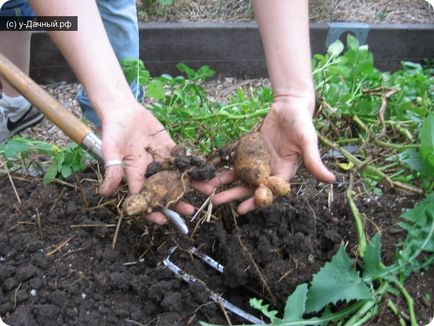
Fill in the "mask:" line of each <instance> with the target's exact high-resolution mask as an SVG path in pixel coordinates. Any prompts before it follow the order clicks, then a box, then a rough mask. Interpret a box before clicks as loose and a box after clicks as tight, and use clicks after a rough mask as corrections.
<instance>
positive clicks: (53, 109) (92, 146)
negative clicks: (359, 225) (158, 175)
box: [0, 53, 188, 235]
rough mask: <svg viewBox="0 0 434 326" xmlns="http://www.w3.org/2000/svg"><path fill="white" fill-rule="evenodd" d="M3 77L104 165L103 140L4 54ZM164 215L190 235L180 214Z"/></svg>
mask: <svg viewBox="0 0 434 326" xmlns="http://www.w3.org/2000/svg"><path fill="white" fill-rule="evenodd" d="M0 74H1V75H2V77H3V78H5V79H6V80H7V81H8V82H9V83H10V84H11V85H13V86H14V87H15V88H16V89H17V90H18V91H19V92H20V93H21V94H22V95H23V96H24V97H26V98H27V100H28V101H29V102H31V103H32V104H33V105H34V106H35V107H37V108H38V110H39V111H41V112H42V113H43V114H44V115H45V116H46V117H47V118H48V120H50V121H51V122H52V123H53V124H55V125H56V126H57V127H59V128H60V129H61V130H62V131H63V132H64V133H65V134H66V135H67V136H68V137H69V138H70V139H72V140H73V141H74V142H76V143H77V144H80V145H81V146H82V147H84V148H85V149H86V150H87V151H89V152H90V153H91V154H92V155H93V156H94V157H95V158H96V159H98V160H100V161H104V159H103V155H102V147H101V145H102V142H101V139H99V138H98V137H97V136H96V135H95V134H94V133H93V132H92V130H91V129H90V128H89V126H87V125H86V124H84V123H83V122H82V121H81V120H80V119H78V118H77V117H76V116H74V115H73V114H72V113H71V112H69V111H68V110H67V109H66V108H65V107H64V106H63V105H62V104H61V103H59V102H58V101H57V100H56V99H55V98H54V97H52V96H51V95H50V94H48V93H47V92H46V91H45V90H44V89H42V87H40V86H39V85H38V84H36V83H35V82H34V81H33V80H32V79H30V78H29V77H28V76H27V75H26V74H25V73H24V72H22V71H21V70H20V69H19V68H18V67H16V66H15V65H14V64H13V63H12V62H11V61H10V60H9V59H7V58H6V57H5V56H4V55H3V54H1V53H0ZM162 212H163V214H164V215H165V216H166V217H167V218H168V219H169V221H170V222H171V223H172V225H173V226H174V227H175V228H176V230H177V231H178V232H179V233H181V234H182V235H187V234H188V227H187V225H186V223H185V221H184V219H183V218H182V217H181V216H180V215H179V214H178V213H176V212H175V211H172V210H170V209H168V208H164V209H163V211H162Z"/></svg>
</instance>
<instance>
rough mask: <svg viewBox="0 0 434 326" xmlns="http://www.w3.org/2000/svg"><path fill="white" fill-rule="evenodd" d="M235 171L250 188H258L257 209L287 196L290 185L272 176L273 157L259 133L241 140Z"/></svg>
mask: <svg viewBox="0 0 434 326" xmlns="http://www.w3.org/2000/svg"><path fill="white" fill-rule="evenodd" d="M234 169H235V173H236V174H237V176H238V178H239V179H240V180H241V181H243V182H244V183H246V184H247V185H249V186H253V187H258V188H257V189H256V191H255V194H254V196H253V197H254V200H255V205H256V206H257V207H267V206H269V205H271V203H272V202H273V195H274V196H286V195H287V194H288V193H289V183H288V182H286V181H285V180H284V179H282V178H280V177H278V176H270V173H271V155H270V151H269V149H268V146H267V143H266V142H265V140H264V139H263V137H262V135H261V134H260V133H259V132H254V133H250V134H248V135H246V136H244V137H242V138H241V139H240V141H239V142H238V145H237V147H236V148H235V153H234Z"/></svg>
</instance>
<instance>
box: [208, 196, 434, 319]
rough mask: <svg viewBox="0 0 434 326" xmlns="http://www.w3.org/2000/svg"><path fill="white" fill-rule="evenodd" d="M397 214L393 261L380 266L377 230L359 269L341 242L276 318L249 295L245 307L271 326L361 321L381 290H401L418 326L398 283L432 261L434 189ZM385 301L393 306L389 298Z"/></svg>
mask: <svg viewBox="0 0 434 326" xmlns="http://www.w3.org/2000/svg"><path fill="white" fill-rule="evenodd" d="M402 217H403V219H404V221H403V222H401V223H399V226H401V227H402V228H403V229H405V230H406V231H407V236H406V238H405V240H404V241H403V243H402V244H401V245H400V246H399V247H398V248H397V251H396V257H397V259H396V262H395V263H394V264H392V265H390V266H385V265H384V263H383V262H382V260H381V241H380V235H379V234H377V235H375V236H374V237H373V238H372V239H371V241H369V242H368V243H367V246H366V249H365V251H364V256H363V259H362V261H361V264H360V265H359V268H358V269H357V268H356V264H355V262H354V261H353V260H351V259H350V257H349V256H348V255H347V254H346V252H345V249H344V248H343V247H342V246H341V247H340V248H339V250H338V251H337V253H336V254H335V255H334V256H333V258H332V259H331V261H330V262H328V263H326V264H325V265H324V266H323V267H322V268H321V269H320V271H319V272H318V273H316V274H314V275H313V278H312V282H311V283H310V284H307V283H303V284H300V285H298V286H297V288H296V289H295V290H294V292H293V293H292V294H291V295H289V296H288V298H287V300H286V305H285V308H284V311H283V315H282V317H281V318H280V317H278V311H277V310H270V307H269V305H267V304H264V303H263V301H262V300H258V299H251V300H250V305H251V306H252V307H253V308H255V309H257V310H259V311H260V312H261V313H262V314H263V315H264V316H266V317H267V318H268V319H269V320H270V323H269V324H268V325H273V326H292V325H294V326H296V325H325V324H328V323H331V322H338V323H339V324H341V325H363V324H364V323H366V322H368V321H369V320H370V319H371V318H372V317H373V316H375V314H376V313H377V312H378V308H379V305H380V303H381V301H382V300H385V294H386V293H387V294H389V295H393V296H395V295H396V294H397V293H401V294H402V295H403V297H404V298H405V300H406V302H407V304H408V310H409V316H410V322H411V325H417V322H416V316H415V314H414V308H413V299H412V298H411V296H410V295H409V293H408V291H407V290H406V289H405V287H404V285H403V284H404V281H405V280H406V278H407V277H408V276H409V275H410V274H412V273H414V272H418V271H420V270H421V269H428V268H429V267H430V266H432V265H434V193H432V194H430V195H429V196H427V197H426V198H425V200H423V201H422V202H421V203H420V204H418V205H417V206H416V207H415V208H413V209H410V210H408V211H407V212H406V213H404V214H403V215H402ZM359 270H361V271H360V272H359ZM336 304H339V305H338V306H336ZM390 305H391V306H392V307H393V306H394V304H393V302H392V303H391V304H390ZM333 306H334V307H333ZM331 308H334V309H331ZM312 314H313V317H312ZM306 316H307V317H306ZM201 324H202V325H210V324H207V323H201Z"/></svg>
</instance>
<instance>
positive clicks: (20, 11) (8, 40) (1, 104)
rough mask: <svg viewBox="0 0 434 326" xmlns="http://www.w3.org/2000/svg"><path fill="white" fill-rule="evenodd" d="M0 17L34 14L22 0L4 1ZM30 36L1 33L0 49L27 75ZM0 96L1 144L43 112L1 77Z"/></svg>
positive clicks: (25, 33) (25, 32)
mask: <svg viewBox="0 0 434 326" xmlns="http://www.w3.org/2000/svg"><path fill="white" fill-rule="evenodd" d="M0 15H1V16H33V15H34V13H33V11H32V10H31V8H30V7H29V6H28V4H27V3H26V1H24V0H13V1H8V2H6V3H5V4H4V5H3V6H2V8H1V10H0ZM30 37H31V32H27V31H16V32H12V31H2V32H0V52H1V53H3V54H4V55H5V56H6V57H7V58H9V60H11V61H12V62H13V63H14V64H15V65H16V66H17V67H18V68H20V69H21V70H22V71H23V72H25V73H26V74H29V65H30ZM0 81H1V85H2V93H3V94H2V96H1V97H0V143H3V142H5V141H6V140H7V139H8V138H9V137H10V136H12V135H14V134H16V133H17V132H19V131H21V130H23V129H25V128H28V127H30V126H33V125H35V124H36V123H38V122H39V121H40V120H42V118H43V115H42V114H41V113H40V112H39V111H38V110H36V109H35V108H33V107H32V105H31V104H30V103H29V102H28V101H27V100H26V99H25V98H24V97H23V96H22V95H21V94H20V93H19V92H18V91H17V90H16V89H15V88H14V87H12V85H10V84H9V83H8V82H7V81H6V80H5V79H3V78H2V77H1V76H0Z"/></svg>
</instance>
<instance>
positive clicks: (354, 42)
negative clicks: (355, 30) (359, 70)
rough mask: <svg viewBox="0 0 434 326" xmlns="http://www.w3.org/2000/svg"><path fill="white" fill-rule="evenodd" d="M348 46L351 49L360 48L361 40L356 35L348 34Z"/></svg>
mask: <svg viewBox="0 0 434 326" xmlns="http://www.w3.org/2000/svg"><path fill="white" fill-rule="evenodd" d="M347 47H348V49H350V50H358V49H359V47H360V43H359V40H358V39H357V38H356V37H355V36H354V35H351V34H348V36H347Z"/></svg>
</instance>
